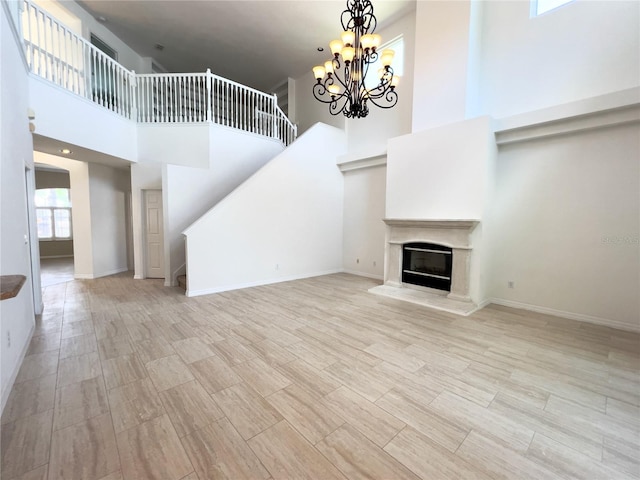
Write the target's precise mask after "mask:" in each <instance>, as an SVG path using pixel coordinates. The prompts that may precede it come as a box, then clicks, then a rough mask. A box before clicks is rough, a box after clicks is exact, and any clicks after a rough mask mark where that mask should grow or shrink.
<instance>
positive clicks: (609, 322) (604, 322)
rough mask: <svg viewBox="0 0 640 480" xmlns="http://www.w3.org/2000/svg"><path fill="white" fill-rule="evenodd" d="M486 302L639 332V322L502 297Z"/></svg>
mask: <svg viewBox="0 0 640 480" xmlns="http://www.w3.org/2000/svg"><path fill="white" fill-rule="evenodd" d="M488 303H494V304H496V305H502V306H504V307H511V308H519V309H521V310H529V311H532V312H537V313H542V314H545V315H553V316H555V317H561V318H568V319H569V320H578V321H580V322H587V323H593V324H595V325H602V326H604V327H611V328H616V329H618V330H625V331H628V332H637V333H640V323H639V324H637V325H630V324H628V323H624V322H620V321H618V320H611V319H608V318H601V317H595V316H593V315H586V314H584V313H575V312H566V311H564V310H556V309H555V308H549V307H541V306H539V305H531V304H528V303H522V302H514V301H512V300H504V299H502V298H491V299H489V301H488Z"/></svg>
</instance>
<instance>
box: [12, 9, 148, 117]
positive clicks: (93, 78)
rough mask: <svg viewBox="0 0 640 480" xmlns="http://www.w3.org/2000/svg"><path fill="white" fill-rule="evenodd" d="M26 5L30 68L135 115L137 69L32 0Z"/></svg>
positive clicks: (25, 37)
mask: <svg viewBox="0 0 640 480" xmlns="http://www.w3.org/2000/svg"><path fill="white" fill-rule="evenodd" d="M23 5H24V7H25V8H24V10H23V12H22V23H23V25H22V28H21V30H22V36H23V40H24V48H25V56H26V58H27V63H28V65H29V69H30V71H31V72H33V73H35V74H36V75H38V76H39V77H42V78H45V79H46V80H48V81H50V82H52V83H54V84H56V85H58V86H59V87H62V88H64V89H65V90H69V91H71V92H73V93H75V94H77V95H80V96H82V97H84V98H87V99H89V100H91V101H93V102H94V103H97V104H99V105H101V106H103V107H105V108H108V109H109V110H112V111H114V112H115V113H117V114H119V115H121V116H124V117H126V118H129V119H132V118H135V112H136V103H135V101H136V99H135V95H134V90H135V86H136V75H135V72H134V71H133V70H131V71H130V70H128V69H127V68H125V67H124V66H122V65H120V64H119V63H118V62H117V61H116V60H114V59H112V58H111V57H109V56H108V55H106V54H105V53H104V52H102V51H101V50H100V49H98V48H97V47H96V46H94V45H92V44H91V43H90V42H89V41H87V40H86V39H85V38H83V37H81V36H80V35H78V34H76V33H75V32H74V31H73V30H72V29H71V28H70V27H69V26H67V25H65V24H64V23H62V22H60V21H59V20H58V19H56V18H55V17H53V16H52V15H51V14H49V13H48V12H47V11H45V10H43V9H42V8H40V7H39V6H38V5H36V4H34V3H33V2H31V1H30V0H23ZM33 23H35V26H34V25H33ZM39 27H42V28H39Z"/></svg>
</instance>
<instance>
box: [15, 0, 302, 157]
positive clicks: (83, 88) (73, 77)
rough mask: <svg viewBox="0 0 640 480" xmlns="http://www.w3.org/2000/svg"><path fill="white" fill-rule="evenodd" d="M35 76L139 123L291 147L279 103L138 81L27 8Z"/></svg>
mask: <svg viewBox="0 0 640 480" xmlns="http://www.w3.org/2000/svg"><path fill="white" fill-rule="evenodd" d="M21 27H22V33H23V37H24V45H25V54H26V58H27V63H28V64H29V68H30V70H31V72H32V73H33V74H35V75H37V76H39V77H42V78H44V79H46V80H48V81H50V82H52V83H54V84H56V85H57V86H59V87H62V88H64V89H66V90H68V91H71V92H73V93H75V94H76V95H80V96H81V97H84V98H86V99H88V100H91V101H93V102H94V103H96V104H98V105H100V106H102V107H104V108H107V109H109V110H111V111H113V112H114V113H116V114H118V115H121V116H123V117H125V118H128V119H130V120H133V121H136V122H139V123H217V124H219V125H225V126H229V127H232V128H237V129H240V130H245V131H247V132H252V133H256V134H259V135H264V136H268V137H271V138H275V139H278V140H280V141H281V142H282V143H284V144H285V145H289V144H290V143H292V142H293V141H294V140H295V138H296V135H297V127H296V125H294V124H293V123H291V121H290V120H289V119H288V118H287V116H286V115H285V114H284V112H283V111H282V110H281V109H280V107H278V100H277V97H276V96H275V95H269V94H266V93H264V92H260V91H259V90H255V89H253V88H250V87H247V86H245V85H241V84H239V83H236V82H233V81H231V80H227V79H226V78H222V77H219V76H218V75H214V74H213V73H211V71H210V70H207V71H206V72H205V73H167V74H144V75H137V74H136V73H135V72H133V71H129V70H127V69H126V68H124V67H123V66H122V65H120V64H119V63H118V62H116V61H115V60H113V59H112V58H110V57H109V56H107V55H106V54H105V53H103V52H102V51H100V50H99V49H98V48H96V47H95V46H94V45H92V44H91V43H89V42H88V41H87V40H86V39H84V38H82V37H80V36H78V35H77V34H76V33H74V32H73V31H72V30H71V29H69V28H68V27H66V26H65V25H63V24H62V23H61V22H59V21H58V20H56V19H55V18H53V17H52V16H51V15H50V14H48V13H47V12H46V11H44V10H42V9H41V8H40V7H38V6H37V5H35V4H34V3H31V1H30V0H24V8H23V12H22V26H21Z"/></svg>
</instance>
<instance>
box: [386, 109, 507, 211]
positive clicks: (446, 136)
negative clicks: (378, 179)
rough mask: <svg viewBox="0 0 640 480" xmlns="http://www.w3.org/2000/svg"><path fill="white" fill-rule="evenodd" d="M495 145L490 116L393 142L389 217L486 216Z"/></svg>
mask: <svg viewBox="0 0 640 480" xmlns="http://www.w3.org/2000/svg"><path fill="white" fill-rule="evenodd" d="M495 149H496V147H495V139H494V136H493V126H492V123H491V120H490V119H489V118H488V117H479V118H476V119H471V120H466V121H463V122H458V123H454V124H451V125H445V126H441V127H438V128H433V129H430V130H424V131H422V132H418V133H414V134H410V135H405V136H402V137H397V138H394V139H391V140H389V147H388V158H387V199H386V200H387V201H386V216H387V217H388V218H403V219H423V220H424V219H431V220H437V219H449V220H452V219H480V218H482V215H483V213H484V210H485V208H486V200H487V195H488V191H487V190H488V188H489V180H490V179H489V177H488V176H489V173H490V171H491V164H492V162H493V161H494V158H495Z"/></svg>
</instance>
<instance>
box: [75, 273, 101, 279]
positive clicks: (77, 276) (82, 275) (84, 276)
mask: <svg viewBox="0 0 640 480" xmlns="http://www.w3.org/2000/svg"><path fill="white" fill-rule="evenodd" d="M73 278H75V279H76V280H93V279H94V278H96V277H94V276H93V273H76V274H74V275H73Z"/></svg>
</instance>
